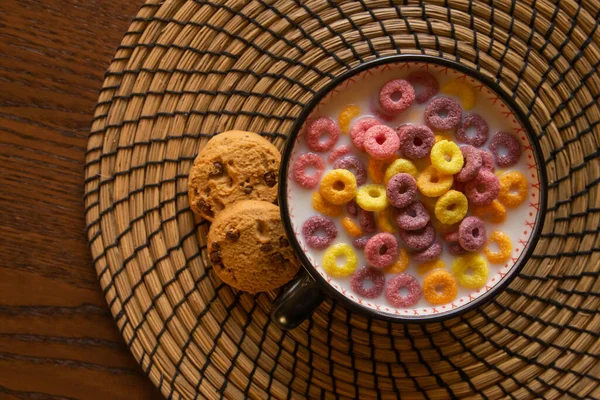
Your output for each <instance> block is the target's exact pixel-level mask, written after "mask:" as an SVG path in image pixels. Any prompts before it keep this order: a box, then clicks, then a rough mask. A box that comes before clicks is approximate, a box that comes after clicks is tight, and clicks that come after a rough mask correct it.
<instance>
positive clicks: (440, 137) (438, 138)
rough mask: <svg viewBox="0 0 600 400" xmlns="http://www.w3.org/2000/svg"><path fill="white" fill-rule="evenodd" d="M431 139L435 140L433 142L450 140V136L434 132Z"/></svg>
mask: <svg viewBox="0 0 600 400" xmlns="http://www.w3.org/2000/svg"><path fill="white" fill-rule="evenodd" d="M433 139H434V140H435V143H438V142H441V141H442V140H447V141H449V142H450V141H452V138H451V137H450V136H446V135H444V134H443V133H436V135H435V136H434V137H433Z"/></svg>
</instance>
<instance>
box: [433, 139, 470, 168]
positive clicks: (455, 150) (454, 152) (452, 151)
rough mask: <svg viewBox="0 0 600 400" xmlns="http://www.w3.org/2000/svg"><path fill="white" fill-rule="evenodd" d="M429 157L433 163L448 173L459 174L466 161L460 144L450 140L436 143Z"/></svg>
mask: <svg viewBox="0 0 600 400" xmlns="http://www.w3.org/2000/svg"><path fill="white" fill-rule="evenodd" d="M429 157H430V159H431V165H433V166H434V167H435V169H437V170H438V171H440V172H441V173H442V174H446V175H454V174H458V173H459V172H460V170H461V169H462V167H463V165H464V163H465V159H464V158H463V155H462V152H461V151H460V148H459V147H458V145H457V144H456V143H454V142H452V141H448V140H442V141H440V142H438V143H436V144H434V145H433V147H432V148H431V153H430V154H429Z"/></svg>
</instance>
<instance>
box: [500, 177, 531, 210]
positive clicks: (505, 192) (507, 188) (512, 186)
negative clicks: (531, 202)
mask: <svg viewBox="0 0 600 400" xmlns="http://www.w3.org/2000/svg"><path fill="white" fill-rule="evenodd" d="M528 186H529V184H528V183H527V178H525V175H523V174H522V173H520V172H518V171H510V172H507V173H505V174H502V175H501V176H500V192H499V193H498V201H500V203H502V204H504V205H505V206H506V207H508V208H514V207H517V206H519V205H521V204H522V203H523V202H524V201H525V199H526V198H527V189H528Z"/></svg>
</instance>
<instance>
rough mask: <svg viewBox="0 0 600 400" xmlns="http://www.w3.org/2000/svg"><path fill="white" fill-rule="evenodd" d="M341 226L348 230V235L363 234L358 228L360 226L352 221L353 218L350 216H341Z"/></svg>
mask: <svg viewBox="0 0 600 400" xmlns="http://www.w3.org/2000/svg"><path fill="white" fill-rule="evenodd" d="M342 227H343V228H344V230H345V231H346V232H348V235H350V236H353V237H357V236H361V235H362V234H363V231H362V229H360V226H359V225H358V224H357V223H356V222H354V220H353V219H352V218H350V217H344V218H342Z"/></svg>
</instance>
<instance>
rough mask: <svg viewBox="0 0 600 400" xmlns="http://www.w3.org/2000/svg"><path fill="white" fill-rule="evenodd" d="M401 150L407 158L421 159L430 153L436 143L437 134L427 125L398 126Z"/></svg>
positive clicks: (397, 131)
mask: <svg viewBox="0 0 600 400" xmlns="http://www.w3.org/2000/svg"><path fill="white" fill-rule="evenodd" d="M396 133H397V134H398V138H399V139H400V151H401V152H402V154H403V155H404V157H406V158H410V159H413V160H415V159H419V158H424V157H427V156H428V155H429V153H430V152H431V148H432V147H433V145H434V144H435V135H434V134H433V132H432V131H431V129H429V128H428V127H427V126H425V125H418V124H402V125H400V126H399V127H398V128H396Z"/></svg>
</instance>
